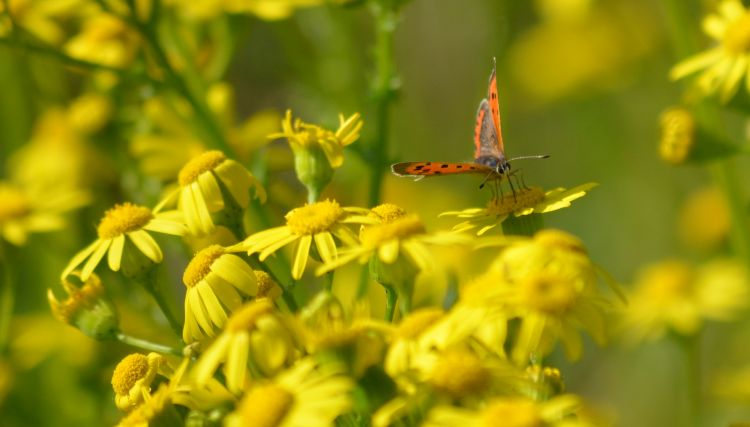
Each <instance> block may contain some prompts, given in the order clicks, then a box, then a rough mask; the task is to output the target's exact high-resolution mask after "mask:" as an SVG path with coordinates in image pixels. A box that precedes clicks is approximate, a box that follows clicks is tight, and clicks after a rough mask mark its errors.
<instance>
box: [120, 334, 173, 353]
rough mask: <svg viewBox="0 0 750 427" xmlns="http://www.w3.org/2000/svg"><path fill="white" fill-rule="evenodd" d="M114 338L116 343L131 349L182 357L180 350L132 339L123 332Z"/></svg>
mask: <svg viewBox="0 0 750 427" xmlns="http://www.w3.org/2000/svg"><path fill="white" fill-rule="evenodd" d="M115 338H117V341H120V342H121V343H123V344H127V345H130V346H133V347H137V348H140V349H143V350H148V351H155V352H157V353H162V354H173V355H175V356H182V355H183V354H182V350H180V349H177V348H174V347H170V346H167V345H163V344H156V343H153V342H151V341H147V340H144V339H141V338H136V337H132V336H130V335H127V334H125V333H123V332H118V333H117V335H115Z"/></svg>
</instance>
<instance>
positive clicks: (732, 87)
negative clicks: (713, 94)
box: [720, 55, 748, 102]
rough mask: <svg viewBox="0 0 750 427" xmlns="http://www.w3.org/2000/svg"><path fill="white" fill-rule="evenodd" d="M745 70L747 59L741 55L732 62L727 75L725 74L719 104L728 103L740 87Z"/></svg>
mask: <svg viewBox="0 0 750 427" xmlns="http://www.w3.org/2000/svg"><path fill="white" fill-rule="evenodd" d="M747 69H748V67H747V57H746V56H745V55H741V56H740V57H739V58H737V60H736V61H735V62H734V65H732V68H731V70H730V71H729V74H727V76H726V79H725V80H724V85H723V86H722V88H721V96H720V99H721V102H727V101H729V100H730V99H731V98H732V97H733V96H734V94H735V93H737V89H738V88H739V87H740V83H741V82H742V77H743V76H744V75H745V72H746V71H747Z"/></svg>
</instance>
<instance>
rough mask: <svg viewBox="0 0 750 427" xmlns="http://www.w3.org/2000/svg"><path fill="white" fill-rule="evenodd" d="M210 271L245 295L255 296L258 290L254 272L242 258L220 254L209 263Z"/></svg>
mask: <svg viewBox="0 0 750 427" xmlns="http://www.w3.org/2000/svg"><path fill="white" fill-rule="evenodd" d="M211 271H213V272H214V273H215V274H216V275H218V276H219V277H221V278H222V279H224V280H226V281H227V282H229V283H231V284H232V285H233V286H235V287H236V288H238V289H240V290H241V291H242V292H244V293H245V294H246V295H249V296H255V294H256V293H257V292H258V281H257V279H256V277H255V273H253V270H252V269H251V268H250V266H248V265H247V263H245V261H243V260H242V258H240V257H238V256H234V255H222V256H220V257H219V258H217V259H216V260H215V261H214V262H213V264H212V265H211Z"/></svg>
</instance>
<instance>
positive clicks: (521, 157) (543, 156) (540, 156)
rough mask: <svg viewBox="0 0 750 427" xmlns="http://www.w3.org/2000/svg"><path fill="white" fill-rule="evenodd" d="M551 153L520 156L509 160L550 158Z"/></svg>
mask: <svg viewBox="0 0 750 427" xmlns="http://www.w3.org/2000/svg"><path fill="white" fill-rule="evenodd" d="M548 158H549V154H540V155H538V156H520V157H513V158H512V159H510V160H508V161H509V162H512V161H515V160H527V159H548Z"/></svg>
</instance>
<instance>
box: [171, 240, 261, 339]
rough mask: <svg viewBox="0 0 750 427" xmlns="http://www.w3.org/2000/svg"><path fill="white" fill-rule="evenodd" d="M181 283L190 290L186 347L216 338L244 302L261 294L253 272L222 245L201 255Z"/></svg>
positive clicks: (193, 260) (186, 297)
mask: <svg viewBox="0 0 750 427" xmlns="http://www.w3.org/2000/svg"><path fill="white" fill-rule="evenodd" d="M182 281H183V282H184V283H185V287H187V292H186V294H185V326H184V328H183V330H182V340H183V341H184V342H185V343H186V344H190V343H192V342H194V341H200V340H204V339H206V338H208V337H213V336H215V335H216V334H217V333H218V331H219V330H220V329H221V328H223V327H224V325H225V324H226V322H227V317H228V316H229V315H230V314H231V313H232V312H234V311H235V310H237V309H238V308H239V307H240V306H241V305H242V302H243V300H244V299H245V298H248V297H254V296H255V295H256V293H257V292H258V280H257V279H256V276H255V273H254V272H253V270H252V269H251V268H250V267H249V266H248V265H247V263H245V261H243V260H242V258H240V257H238V256H237V255H232V254H228V253H226V251H225V249H224V248H222V247H221V246H219V245H212V246H209V247H207V248H205V249H203V250H201V251H200V252H198V253H197V254H196V255H195V257H193V259H192V260H191V261H190V263H189V264H188V265H187V268H185V274H184V275H183V276H182Z"/></svg>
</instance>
